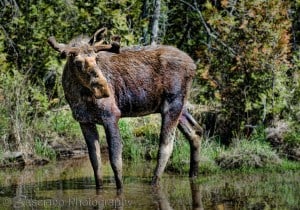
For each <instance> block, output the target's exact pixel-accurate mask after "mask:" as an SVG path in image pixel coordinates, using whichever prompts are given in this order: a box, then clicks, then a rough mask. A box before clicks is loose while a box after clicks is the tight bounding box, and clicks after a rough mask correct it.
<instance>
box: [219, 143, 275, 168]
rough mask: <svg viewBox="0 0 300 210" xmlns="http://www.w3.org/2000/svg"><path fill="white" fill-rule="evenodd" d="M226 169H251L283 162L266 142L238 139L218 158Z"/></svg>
mask: <svg viewBox="0 0 300 210" xmlns="http://www.w3.org/2000/svg"><path fill="white" fill-rule="evenodd" d="M216 161H217V162H218V165H219V166H220V167H221V168H224V169H236V168H239V169H249V168H263V167H270V166H274V165H275V166H276V165H280V164H281V160H280V158H279V157H278V155H277V154H276V153H275V152H274V151H273V150H272V149H271V147H270V146H269V145H268V144H266V143H262V142H259V141H256V140H252V141H249V140H246V139H242V140H237V141H236V142H235V144H234V145H232V146H231V147H230V148H229V149H228V150H226V151H225V152H222V153H221V154H219V155H218V157H217V158H216Z"/></svg>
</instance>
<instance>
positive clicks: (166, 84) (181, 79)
mask: <svg viewBox="0 0 300 210" xmlns="http://www.w3.org/2000/svg"><path fill="white" fill-rule="evenodd" d="M105 33H106V29H105V28H103V29H100V30H98V31H97V32H96V33H95V34H94V35H93V37H92V38H91V39H86V38H82V37H81V38H77V39H74V40H73V41H71V42H70V44H62V43H57V42H56V40H55V38H54V37H51V38H49V39H48V42H49V44H50V45H51V46H52V48H53V49H55V50H56V51H58V52H59V53H60V54H61V55H62V56H66V57H67V62H66V64H65V67H64V72H63V78H62V83H63V88H64V93H65V97H66V100H67V101H68V103H69V105H70V107H71V109H72V113H73V116H74V118H75V119H76V120H77V121H78V122H79V123H80V127H81V130H82V133H83V135H84V138H85V141H86V143H87V147H88V151H89V157H90V161H91V164H92V167H93V170H94V176H95V182H96V187H97V188H102V187H103V178H102V169H101V155H100V145H99V135H98V131H97V129H96V124H101V125H103V127H104V129H105V133H106V140H107V144H108V148H109V159H110V163H111V167H112V169H113V172H114V176H115V181H116V186H117V189H121V188H122V141H121V136H120V131H119V128H118V120H119V119H120V118H121V117H138V116H144V115H148V114H152V113H160V114H161V119H162V123H161V133H160V139H159V151H158V160H157V166H156V168H155V171H154V176H153V179H152V184H153V185H158V184H159V179H160V178H161V176H162V173H163V171H164V168H165V166H166V164H167V161H168V159H169V157H170V155H171V152H172V149H173V141H174V132H175V130H176V128H177V127H178V128H179V129H180V131H181V132H182V133H183V134H184V136H185V137H186V138H187V139H188V141H189V143H190V173H189V175H190V177H194V176H197V173H198V164H199V150H200V135H201V131H202V130H201V127H200V126H199V125H198V124H197V122H196V121H195V120H194V119H193V117H192V116H191V115H190V114H189V113H188V111H187V109H186V107H185V104H186V102H187V98H188V94H189V90H190V87H191V83H192V79H193V76H194V75H195V68H196V66H195V64H194V62H193V60H192V59H191V58H190V57H189V56H188V55H187V54H186V53H184V52H182V51H180V50H178V49H177V48H174V47H171V46H163V45H158V46H146V47H140V48H130V47H129V48H120V45H119V44H120V43H119V41H120V39H119V38H118V39H115V40H113V41H112V43H111V44H103V41H102V38H103V36H104V34H105Z"/></svg>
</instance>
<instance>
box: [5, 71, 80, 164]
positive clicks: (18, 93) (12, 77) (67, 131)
mask: <svg viewBox="0 0 300 210" xmlns="http://www.w3.org/2000/svg"><path fill="white" fill-rule="evenodd" d="M0 76H1V77H0V84H1V86H0V102H1V103H0V114H1V118H0V134H1V137H0V146H1V148H2V149H1V150H2V152H1V153H2V154H4V153H12V152H18V154H19V153H21V154H22V159H24V160H25V162H26V161H27V160H28V159H30V158H36V157H38V158H39V157H41V158H46V159H50V160H53V159H55V157H56V154H55V151H54V149H53V148H52V146H53V145H54V146H57V145H58V144H60V145H67V144H69V143H70V142H71V143H73V144H75V143H76V142H77V141H78V139H82V136H81V133H80V130H79V125H78V123H77V122H76V121H75V120H74V119H73V118H72V115H71V111H70V110H69V109H68V108H67V109H65V108H61V107H64V106H62V105H64V102H63V101H64V100H63V97H61V98H57V99H56V101H58V102H57V104H56V105H53V102H52V101H49V100H48V98H47V96H46V94H45V91H44V90H43V89H41V88H40V87H38V86H35V85H34V84H32V83H31V82H30V80H29V78H28V76H27V75H26V74H21V73H20V72H18V71H15V70H12V71H11V72H5V73H4V72H1V75H0ZM0 155H1V154H0ZM2 156H3V155H2ZM12 158H13V157H12ZM29 162H30V160H29Z"/></svg>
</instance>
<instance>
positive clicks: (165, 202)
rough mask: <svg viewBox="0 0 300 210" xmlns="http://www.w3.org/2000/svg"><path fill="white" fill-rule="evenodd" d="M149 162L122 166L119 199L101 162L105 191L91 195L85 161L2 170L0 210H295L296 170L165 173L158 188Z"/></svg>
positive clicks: (90, 178)
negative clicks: (195, 174)
mask: <svg viewBox="0 0 300 210" xmlns="http://www.w3.org/2000/svg"><path fill="white" fill-rule="evenodd" d="M153 167H154V166H153V165H152V164H151V163H145V162H143V163H138V164H128V163H125V164H124V174H125V176H124V191H123V193H122V194H117V191H116V189H115V183H114V177H113V173H112V171H111V169H110V166H109V164H107V163H105V164H104V167H103V170H104V189H103V190H101V191H96V190H95V185H94V179H93V171H92V168H91V167H90V164H89V160H88V159H87V158H86V159H77V160H71V161H64V162H57V163H55V164H52V165H46V166H42V167H28V168H25V169H24V170H13V169H10V170H2V171H0V206H1V209H4V210H5V209H64V210H68V209H120V210H121V209H122V210H123V209H130V210H134V209H143V210H147V209H149V210H150V209H151V210H152V209H161V210H170V209H180V210H181V209H193V210H203V209H220V210H221V209H297V208H298V207H299V206H300V203H299V201H300V197H299V192H300V184H299V180H300V177H299V174H300V172H299V171H296V172H285V173H282V174H280V173H275V174H274V173H271V174H263V173H261V174H252V175H246V174H230V173H226V174H222V175H215V176H206V177H205V176H202V177H201V178H200V179H198V180H189V179H188V178H187V176H179V175H172V174H165V176H164V177H163V179H162V186H161V188H152V187H151V186H150V181H151V175H152V169H153Z"/></svg>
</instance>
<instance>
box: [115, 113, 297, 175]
mask: <svg viewBox="0 0 300 210" xmlns="http://www.w3.org/2000/svg"><path fill="white" fill-rule="evenodd" d="M119 126H120V129H121V133H122V137H123V146H124V148H123V156H124V158H126V159H131V160H133V161H138V160H140V159H141V158H145V159H155V158H156V157H157V150H158V144H159V131H160V117H159V116H157V115H152V116H148V117H144V118H140V119H122V120H121V121H120V123H119ZM189 150H190V148H189V144H188V142H187V141H186V139H185V138H184V137H183V136H182V134H181V133H180V132H177V133H176V138H175V144H174V150H173V154H172V156H171V159H170V161H169V164H168V166H167V169H168V170H169V171H174V172H177V173H188V170H189ZM286 157H287V156H286V155H285V154H282V152H281V151H280V150H277V149H276V148H274V147H272V146H271V145H270V143H269V142H267V140H266V134H265V132H264V129H258V130H257V131H256V132H255V133H254V134H253V135H252V137H251V138H246V137H237V138H235V139H234V140H233V142H232V143H231V144H230V145H229V146H227V147H225V146H224V145H222V144H220V143H219V141H218V138H217V137H211V138H205V137H204V138H203V141H202V148H201V162H200V168H199V169H200V173H202V174H211V173H218V172H221V171H224V170H232V171H248V172H249V171H253V170H254V171H255V170H267V171H281V170H282V171H284V170H299V169H300V162H299V161H291V160H288V159H287V158H286Z"/></svg>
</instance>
